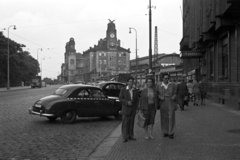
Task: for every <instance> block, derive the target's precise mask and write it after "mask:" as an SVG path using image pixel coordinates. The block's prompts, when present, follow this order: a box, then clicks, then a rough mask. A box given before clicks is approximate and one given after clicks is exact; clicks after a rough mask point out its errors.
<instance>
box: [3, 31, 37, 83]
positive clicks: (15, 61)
mask: <svg viewBox="0 0 240 160" xmlns="http://www.w3.org/2000/svg"><path fill="white" fill-rule="evenodd" d="M7 40H8V39H7V38H6V37H5V36H4V35H3V34H2V33H1V32H0V86H1V87H4V86H6V83H7V54H8V53H7ZM23 47H25V45H23V44H19V43H16V42H15V41H12V40H10V39H9V68H10V72H9V78H10V85H11V86H17V85H21V82H22V81H24V82H26V81H31V77H33V76H35V75H37V74H38V71H40V69H39V68H40V67H39V63H38V61H37V60H36V59H34V58H33V57H32V56H31V55H30V53H29V52H27V51H23V49H22V48H23Z"/></svg>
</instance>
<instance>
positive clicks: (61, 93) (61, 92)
mask: <svg viewBox="0 0 240 160" xmlns="http://www.w3.org/2000/svg"><path fill="white" fill-rule="evenodd" d="M66 92H67V90H66V89H62V88H59V89H57V90H56V91H55V92H54V93H53V94H54V95H60V96H62V95H64V94H65V93H66Z"/></svg>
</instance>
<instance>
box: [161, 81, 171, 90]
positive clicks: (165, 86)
mask: <svg viewBox="0 0 240 160" xmlns="http://www.w3.org/2000/svg"><path fill="white" fill-rule="evenodd" d="M169 84H170V83H169V82H168V84H165V83H162V84H161V86H163V87H164V88H165V89H167V88H168V85H169Z"/></svg>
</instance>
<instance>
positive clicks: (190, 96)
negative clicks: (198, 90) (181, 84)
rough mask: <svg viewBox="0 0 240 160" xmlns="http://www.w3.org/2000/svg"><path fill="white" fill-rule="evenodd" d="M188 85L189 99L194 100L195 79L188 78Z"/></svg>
mask: <svg viewBox="0 0 240 160" xmlns="http://www.w3.org/2000/svg"><path fill="white" fill-rule="evenodd" d="M187 87H188V93H189V100H190V101H191V102H193V101H194V97H193V80H191V79H190V80H188V83H187Z"/></svg>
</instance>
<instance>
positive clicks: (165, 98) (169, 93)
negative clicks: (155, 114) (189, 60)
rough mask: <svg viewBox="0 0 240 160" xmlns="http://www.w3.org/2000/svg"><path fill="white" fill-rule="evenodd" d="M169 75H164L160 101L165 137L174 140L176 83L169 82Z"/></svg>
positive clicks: (159, 91) (159, 89)
mask: <svg viewBox="0 0 240 160" xmlns="http://www.w3.org/2000/svg"><path fill="white" fill-rule="evenodd" d="M169 78H170V76H169V74H163V83H162V84H161V86H160V87H159V88H158V97H159V99H160V102H161V103H160V115H161V129H162V133H163V136H164V137H169V138H171V139H173V138H174V133H175V124H176V120H175V111H176V109H177V103H176V94H177V88H176V85H175V83H170V82H169Z"/></svg>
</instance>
